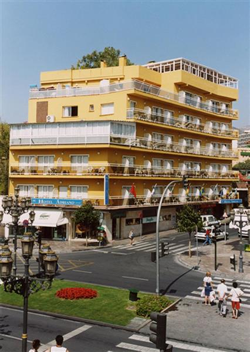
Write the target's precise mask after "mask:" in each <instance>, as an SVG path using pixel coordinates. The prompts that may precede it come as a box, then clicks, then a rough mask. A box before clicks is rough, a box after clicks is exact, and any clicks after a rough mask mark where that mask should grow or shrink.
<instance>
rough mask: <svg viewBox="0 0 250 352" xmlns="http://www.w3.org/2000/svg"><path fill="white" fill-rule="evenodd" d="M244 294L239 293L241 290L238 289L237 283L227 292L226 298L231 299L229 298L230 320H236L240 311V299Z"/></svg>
mask: <svg viewBox="0 0 250 352" xmlns="http://www.w3.org/2000/svg"><path fill="white" fill-rule="evenodd" d="M243 294H244V292H243V291H241V289H240V288H239V287H238V284H237V282H233V288H232V289H231V291H230V292H229V295H228V297H232V298H231V302H232V314H233V316H232V318H233V319H238V315H239V310H240V302H241V299H240V297H241V296H242V295H243Z"/></svg>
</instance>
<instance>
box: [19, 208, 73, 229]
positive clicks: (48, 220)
mask: <svg viewBox="0 0 250 352" xmlns="http://www.w3.org/2000/svg"><path fill="white" fill-rule="evenodd" d="M34 211H35V213H36V215H35V221H34V222H33V226H42V227H57V226H61V225H64V224H68V222H69V221H68V219H67V218H65V217H64V216H63V211H61V210H50V209H44V210H42V209H35V210H34ZM28 219H29V212H28V213H25V214H22V215H21V216H20V220H19V225H22V224H23V221H24V220H28Z"/></svg>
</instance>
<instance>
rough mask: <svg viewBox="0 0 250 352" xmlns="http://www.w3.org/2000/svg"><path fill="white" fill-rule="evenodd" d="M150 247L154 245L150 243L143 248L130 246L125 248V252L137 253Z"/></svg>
mask: <svg viewBox="0 0 250 352" xmlns="http://www.w3.org/2000/svg"><path fill="white" fill-rule="evenodd" d="M152 246H155V245H154V244H153V243H150V244H149V243H148V244H144V245H143V246H131V247H130V248H127V251H133V250H135V251H138V250H143V249H145V248H148V247H152Z"/></svg>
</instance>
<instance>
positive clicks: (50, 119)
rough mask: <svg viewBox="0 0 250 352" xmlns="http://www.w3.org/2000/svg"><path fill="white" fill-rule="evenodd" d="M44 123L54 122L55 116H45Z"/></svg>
mask: <svg viewBox="0 0 250 352" xmlns="http://www.w3.org/2000/svg"><path fill="white" fill-rule="evenodd" d="M46 122H55V116H53V115H47V116H46Z"/></svg>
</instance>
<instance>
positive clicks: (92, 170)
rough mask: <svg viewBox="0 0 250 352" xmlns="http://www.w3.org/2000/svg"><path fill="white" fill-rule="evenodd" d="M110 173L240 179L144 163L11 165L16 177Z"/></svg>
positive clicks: (233, 173) (234, 173) (231, 174)
mask: <svg viewBox="0 0 250 352" xmlns="http://www.w3.org/2000/svg"><path fill="white" fill-rule="evenodd" d="M105 174H108V175H109V176H110V177H114V178H115V177H117V178H120V177H122V178H123V177H125V178H130V177H135V178H145V177H149V178H152V177H153V178H168V179H174V178H180V177H182V176H184V175H186V176H188V177H189V178H192V179H230V178H234V179H238V171H232V170H229V171H208V170H196V169H189V170H182V168H171V169H170V168H165V167H157V166H151V167H145V166H143V165H132V166H131V165H124V164H118V163H108V164H105V165H104V164H91V165H90V164H88V165H84V166H77V167H75V166H72V165H71V164H64V165H62V166H60V167H58V166H56V165H55V166H54V165H50V166H44V167H41V166H20V165H19V164H16V165H14V164H12V165H11V167H10V175H11V176H12V177H13V176H16V177H18V178H19V177H20V176H21V177H23V176H24V177H25V176H29V177H30V176H32V177H37V178H39V177H41V176H42V177H46V176H48V177H55V178H58V177H60V178H61V177H65V178H72V177H73V178H78V177H81V176H84V177H93V176H95V177H103V175H105Z"/></svg>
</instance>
